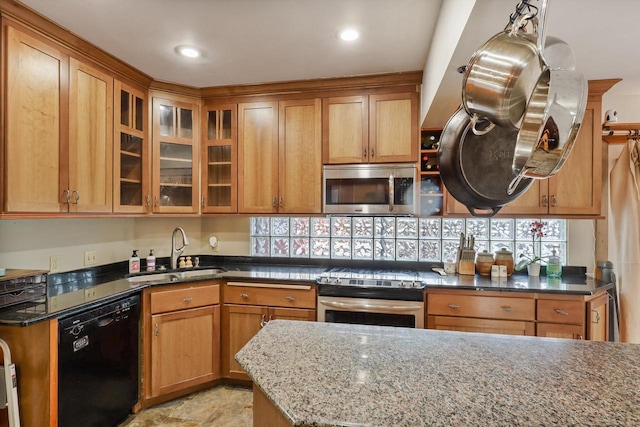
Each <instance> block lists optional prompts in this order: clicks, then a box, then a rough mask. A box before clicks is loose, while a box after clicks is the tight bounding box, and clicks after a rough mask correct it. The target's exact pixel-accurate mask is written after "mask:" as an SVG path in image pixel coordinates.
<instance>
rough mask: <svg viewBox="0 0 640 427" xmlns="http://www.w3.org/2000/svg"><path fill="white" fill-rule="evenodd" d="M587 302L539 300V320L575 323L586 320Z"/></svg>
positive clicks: (580, 323)
mask: <svg viewBox="0 0 640 427" xmlns="http://www.w3.org/2000/svg"><path fill="white" fill-rule="evenodd" d="M585 316H586V315H585V303H584V302H583V301H562V300H550V299H541V300H538V319H537V320H538V321H540V322H557V323H575V324H578V325H582V324H583V323H584V321H585Z"/></svg>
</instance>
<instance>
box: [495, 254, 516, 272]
mask: <svg viewBox="0 0 640 427" xmlns="http://www.w3.org/2000/svg"><path fill="white" fill-rule="evenodd" d="M496 265H504V266H506V267H507V276H511V275H512V274H513V254H512V253H511V252H510V251H509V250H508V249H507V248H502V249H500V250H499V251H497V252H496Z"/></svg>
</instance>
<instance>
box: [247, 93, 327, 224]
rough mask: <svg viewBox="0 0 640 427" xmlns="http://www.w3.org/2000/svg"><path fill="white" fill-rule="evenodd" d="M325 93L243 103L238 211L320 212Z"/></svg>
mask: <svg viewBox="0 0 640 427" xmlns="http://www.w3.org/2000/svg"><path fill="white" fill-rule="evenodd" d="M321 131H322V123H321V103H320V99H318V98H315V99H303V100H286V101H279V102H276V101H273V102H255V103H242V104H239V105H238V211H239V212H241V213H285V214H287V213H320V212H321V211H322V190H321V189H322V141H321Z"/></svg>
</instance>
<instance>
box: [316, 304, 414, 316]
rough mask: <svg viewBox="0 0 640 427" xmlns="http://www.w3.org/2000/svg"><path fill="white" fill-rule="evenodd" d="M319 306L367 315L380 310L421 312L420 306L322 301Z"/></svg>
mask: <svg viewBox="0 0 640 427" xmlns="http://www.w3.org/2000/svg"><path fill="white" fill-rule="evenodd" d="M321 304H323V305H326V306H327V307H333V308H340V309H347V310H357V311H364V312H368V313H380V310H384V312H387V313H412V312H415V311H416V310H421V309H422V306H420V305H408V304H405V305H387V304H376V303H367V304H357V303H349V302H337V301H322V302H321Z"/></svg>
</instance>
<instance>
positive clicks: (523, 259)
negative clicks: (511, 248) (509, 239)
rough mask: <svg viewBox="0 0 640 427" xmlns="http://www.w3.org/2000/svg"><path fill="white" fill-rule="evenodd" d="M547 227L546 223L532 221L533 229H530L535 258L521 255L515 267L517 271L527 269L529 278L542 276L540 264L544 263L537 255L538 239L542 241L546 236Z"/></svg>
mask: <svg viewBox="0 0 640 427" xmlns="http://www.w3.org/2000/svg"><path fill="white" fill-rule="evenodd" d="M546 225H547V223H546V222H541V221H538V220H534V221H531V228H530V229H529V232H530V233H531V239H532V242H533V245H532V246H533V256H532V257H530V256H529V255H527V254H520V260H519V261H518V263H517V264H516V267H515V269H516V270H517V271H520V270H522V269H523V268H525V267H527V273H528V274H529V276H539V275H540V263H541V262H543V259H542V257H541V256H538V255H536V239H538V240H540V239H541V238H542V237H544V236H546V233H545V232H544V227H545V226H546Z"/></svg>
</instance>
